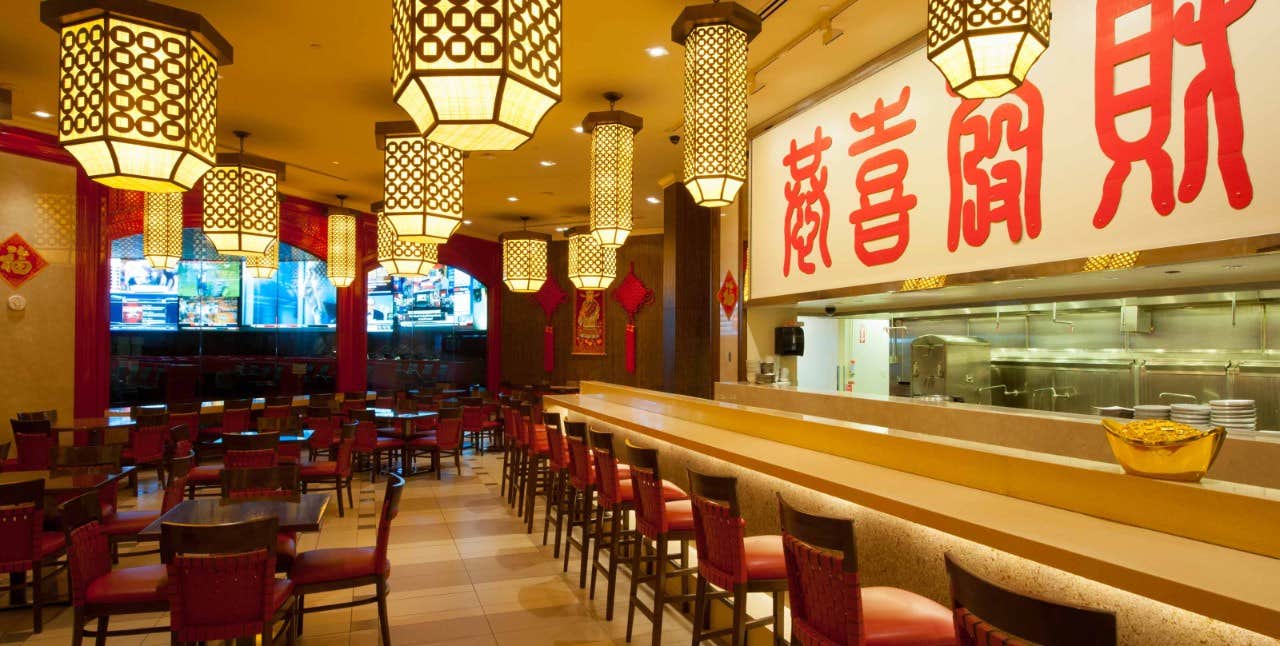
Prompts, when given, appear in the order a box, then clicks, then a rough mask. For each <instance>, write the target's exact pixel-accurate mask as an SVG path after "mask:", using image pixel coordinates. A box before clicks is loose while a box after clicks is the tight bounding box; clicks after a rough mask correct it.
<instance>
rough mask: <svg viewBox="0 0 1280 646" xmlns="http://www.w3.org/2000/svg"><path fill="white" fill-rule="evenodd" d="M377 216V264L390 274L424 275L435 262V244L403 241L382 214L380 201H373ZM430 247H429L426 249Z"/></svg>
mask: <svg viewBox="0 0 1280 646" xmlns="http://www.w3.org/2000/svg"><path fill="white" fill-rule="evenodd" d="M373 212H374V214H376V215H377V217H378V264H380V265H382V268H383V269H385V270H387V273H388V274H391V275H392V276H425V275H427V272H428V271H430V270H431V268H432V267H434V266H435V264H436V257H435V255H436V254H435V250H436V245H433V244H425V243H420V242H405V241H404V240H401V239H400V238H399V237H397V236H396V230H395V228H394V227H392V226H391V222H389V221H387V216H385V215H383V214H382V202H374V203H373ZM428 247H430V249H428Z"/></svg>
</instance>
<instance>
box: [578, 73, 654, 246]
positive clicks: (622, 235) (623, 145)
mask: <svg viewBox="0 0 1280 646" xmlns="http://www.w3.org/2000/svg"><path fill="white" fill-rule="evenodd" d="M605 98H606V99H608V100H609V108H610V109H609V110H607V111H603V112H592V113H590V114H588V115H587V118H586V119H584V120H583V121H582V131H583V132H589V133H591V234H592V235H594V236H595V237H596V240H598V241H599V242H600V244H602V245H604V246H606V247H621V246H622V245H623V243H625V242H626V241H627V236H629V235H631V227H632V215H631V199H632V194H631V190H632V180H633V164H634V160H635V145H636V144H635V142H636V133H637V132H640V129H641V128H643V127H644V119H641V118H640V117H638V116H636V115H634V114H631V113H629V112H623V111H621V110H614V109H613V103H614V102H615V101H617V100H618V99H619V98H621V95H618V94H616V93H612V92H610V93H608V94H605Z"/></svg>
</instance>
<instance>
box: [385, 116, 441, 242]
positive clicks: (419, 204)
mask: <svg viewBox="0 0 1280 646" xmlns="http://www.w3.org/2000/svg"><path fill="white" fill-rule="evenodd" d="M374 133H375V135H376V137H377V141H378V149H379V150H382V151H383V168H382V181H383V193H382V194H383V199H384V208H385V209H386V210H385V211H384V214H385V215H386V216H387V219H388V220H389V221H390V222H391V226H392V227H393V228H394V229H395V231H396V235H397V236H399V237H400V239H401V240H404V241H405V242H430V243H435V244H444V243H446V242H448V241H449V237H450V236H452V235H453V233H454V231H457V230H458V226H459V225H460V224H462V191H463V186H462V179H463V153H462V151H461V150H458V149H456V148H450V147H449V146H445V145H442V144H438V143H436V142H434V141H428V140H427V139H426V138H424V137H423V136H422V135H419V134H418V133H417V131H416V130H415V126H414V125H413V123H412V122H409V121H397V122H383V123H379V124H376V126H375V128H374Z"/></svg>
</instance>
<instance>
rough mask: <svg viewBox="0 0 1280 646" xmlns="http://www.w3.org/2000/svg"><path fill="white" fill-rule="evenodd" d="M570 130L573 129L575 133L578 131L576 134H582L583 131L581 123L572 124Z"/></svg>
mask: <svg viewBox="0 0 1280 646" xmlns="http://www.w3.org/2000/svg"><path fill="white" fill-rule="evenodd" d="M571 130H573V131H574V132H576V133H578V134H582V133H583V130H582V125H581V124H579V125H576V126H574V127H573V128H571Z"/></svg>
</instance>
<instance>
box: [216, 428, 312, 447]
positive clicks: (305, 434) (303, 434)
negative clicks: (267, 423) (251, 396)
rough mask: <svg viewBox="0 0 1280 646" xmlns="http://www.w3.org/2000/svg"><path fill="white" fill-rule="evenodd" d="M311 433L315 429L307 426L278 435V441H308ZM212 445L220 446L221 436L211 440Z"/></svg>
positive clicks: (251, 433) (245, 433) (297, 442)
mask: <svg viewBox="0 0 1280 646" xmlns="http://www.w3.org/2000/svg"><path fill="white" fill-rule="evenodd" d="M236 435H261V433H259V432H258V431H242V432H240V433H236ZM312 435H315V431H314V430H312V429H309V428H304V429H302V430H301V431H299V432H298V433H296V434H295V433H286V434H284V435H281V436H280V443H281V444H303V443H305V442H307V441H309V440H310V439H311V436H312ZM213 445H214V446H221V445H222V438H221V437H219V438H218V439H216V440H214V441H213Z"/></svg>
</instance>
